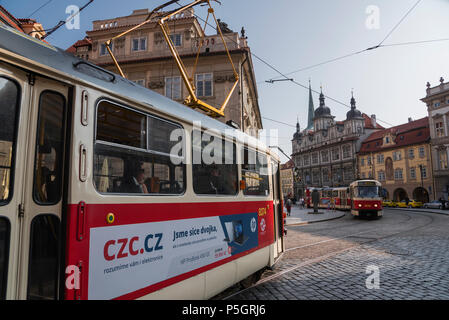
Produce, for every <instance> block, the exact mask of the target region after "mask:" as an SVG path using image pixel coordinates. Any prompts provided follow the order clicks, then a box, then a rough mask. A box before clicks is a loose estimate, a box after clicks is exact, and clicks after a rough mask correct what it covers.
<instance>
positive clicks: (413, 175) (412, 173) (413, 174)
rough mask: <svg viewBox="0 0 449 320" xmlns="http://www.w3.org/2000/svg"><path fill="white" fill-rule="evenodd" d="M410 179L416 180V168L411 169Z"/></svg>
mask: <svg viewBox="0 0 449 320" xmlns="http://www.w3.org/2000/svg"><path fill="white" fill-rule="evenodd" d="M410 178H411V179H416V168H415V167H412V168H410Z"/></svg>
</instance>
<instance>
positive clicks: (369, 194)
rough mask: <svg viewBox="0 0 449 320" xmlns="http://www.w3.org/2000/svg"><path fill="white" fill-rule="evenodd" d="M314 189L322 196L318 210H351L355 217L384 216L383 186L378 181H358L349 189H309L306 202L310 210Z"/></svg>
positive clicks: (307, 189)
mask: <svg viewBox="0 0 449 320" xmlns="http://www.w3.org/2000/svg"><path fill="white" fill-rule="evenodd" d="M314 189H316V190H317V191H318V193H319V195H320V201H319V203H318V208H321V209H332V208H335V209H338V210H351V214H352V215H354V216H376V217H381V216H382V196H381V193H380V192H381V190H382V185H381V183H380V182H378V181H376V180H357V181H354V182H352V183H351V184H350V185H349V187H335V188H332V187H324V188H313V187H307V188H306V192H305V194H306V198H305V202H306V204H307V207H308V208H310V207H313V204H312V192H313V190H314Z"/></svg>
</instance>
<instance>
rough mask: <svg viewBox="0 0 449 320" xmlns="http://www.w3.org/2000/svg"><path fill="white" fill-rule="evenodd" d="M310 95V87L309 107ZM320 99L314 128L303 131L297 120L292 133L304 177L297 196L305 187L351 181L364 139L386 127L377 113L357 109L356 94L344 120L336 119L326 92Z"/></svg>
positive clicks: (296, 190)
mask: <svg viewBox="0 0 449 320" xmlns="http://www.w3.org/2000/svg"><path fill="white" fill-rule="evenodd" d="M311 99H312V93H311V88H310V87H309V107H310V105H312V106H313V103H312V102H311ZM319 101H320V105H319V107H318V108H317V109H316V110H314V111H313V129H306V130H304V131H301V130H300V126H299V123H297V124H296V132H295V134H294V135H293V140H292V149H293V154H292V158H293V161H294V162H295V166H296V168H297V170H298V172H299V177H300V179H301V180H300V182H299V183H296V185H295V195H296V196H297V197H298V198H299V197H302V196H303V192H304V188H305V187H309V186H312V187H324V186H330V187H332V186H347V185H349V183H350V182H352V181H353V180H354V179H355V178H356V177H357V176H358V172H357V171H356V168H357V157H356V153H357V152H358V150H359V149H360V146H361V143H362V141H363V140H364V139H365V138H366V137H368V136H369V135H370V134H371V133H372V132H374V131H376V130H379V129H383V127H382V126H380V125H379V124H377V123H376V116H375V115H372V116H371V117H369V116H368V115H366V114H364V113H362V112H360V111H359V110H357V108H356V101H355V99H354V96H353V97H352V98H351V110H349V111H348V112H347V114H346V119H345V120H343V121H335V119H334V118H335V117H334V116H333V115H332V114H331V110H330V108H329V107H328V106H326V103H325V97H324V94H323V92H321V94H320V98H319ZM309 113H310V111H309Z"/></svg>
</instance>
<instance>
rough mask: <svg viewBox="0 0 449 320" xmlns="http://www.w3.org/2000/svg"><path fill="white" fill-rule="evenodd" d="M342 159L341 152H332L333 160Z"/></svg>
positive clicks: (336, 150) (334, 150)
mask: <svg viewBox="0 0 449 320" xmlns="http://www.w3.org/2000/svg"><path fill="white" fill-rule="evenodd" d="M339 159H340V150H338V149H337V148H335V149H333V150H332V160H339Z"/></svg>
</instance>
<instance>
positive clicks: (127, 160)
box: [94, 100, 185, 194]
mask: <svg viewBox="0 0 449 320" xmlns="http://www.w3.org/2000/svg"><path fill="white" fill-rule="evenodd" d="M172 133H173V134H174V135H175V136H176V137H177V140H176V139H174V140H176V141H173V140H172V139H171V138H172V137H171V135H172ZM183 137H184V136H183V130H182V127H181V126H179V125H177V124H175V123H172V122H170V121H166V120H164V119H160V118H158V117H154V116H150V115H147V114H143V113H140V112H137V111H133V110H130V109H127V108H124V107H121V106H118V105H116V104H113V103H111V102H108V101H104V100H103V101H100V103H99V104H98V108H97V134H96V141H95V150H94V184H95V187H96V189H97V190H98V191H99V192H101V193H123V194H182V193H183V192H184V190H185V166H184V163H185V161H184V159H185V157H184V154H183V150H184V142H183ZM178 146H181V147H180V148H177V147H178ZM178 150H179V151H178Z"/></svg>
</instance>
